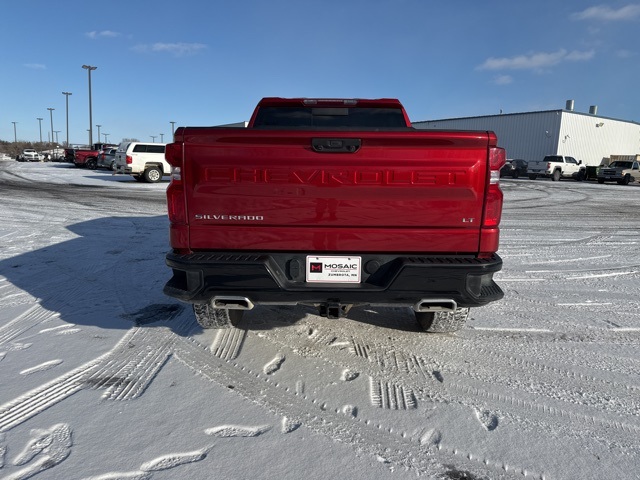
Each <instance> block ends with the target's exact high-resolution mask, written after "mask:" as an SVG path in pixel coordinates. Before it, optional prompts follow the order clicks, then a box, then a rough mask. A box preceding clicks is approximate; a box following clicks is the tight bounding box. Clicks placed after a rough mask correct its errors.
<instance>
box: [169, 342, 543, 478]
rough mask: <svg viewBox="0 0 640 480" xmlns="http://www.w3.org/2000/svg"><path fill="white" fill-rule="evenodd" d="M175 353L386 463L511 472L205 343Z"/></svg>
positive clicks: (439, 472)
mask: <svg viewBox="0 0 640 480" xmlns="http://www.w3.org/2000/svg"><path fill="white" fill-rule="evenodd" d="M174 357H175V358H176V359H177V360H179V361H180V362H181V363H183V364H184V365H185V366H187V367H189V368H190V369H191V370H193V371H194V372H196V373H197V374H199V375H201V376H203V377H204V378H207V379H209V380H210V381H213V382H215V383H217V384H219V385H221V386H225V387H226V386H227V385H230V384H233V385H234V388H233V392H235V393H238V394H240V395H242V396H243V397H245V398H247V399H248V400H250V401H252V402H253V403H256V404H258V405H261V406H263V407H265V408H267V409H268V410H270V411H271V412H273V413H275V414H278V415H283V416H285V417H286V418H287V419H289V420H290V421H291V420H293V421H296V422H300V423H301V424H302V425H304V426H306V427H307V428H310V429H311V430H313V431H315V432H317V433H320V434H323V435H326V436H328V437H330V438H332V439H334V440H336V441H339V442H342V443H345V444H349V445H352V446H353V447H354V448H355V449H356V450H357V451H360V452H363V453H366V454H368V455H371V456H373V457H378V458H379V459H380V461H383V462H385V463H390V464H394V465H396V466H398V467H404V468H408V469H411V470H414V471H416V473H417V474H426V475H430V476H432V477H436V478H440V477H442V478H453V477H451V473H452V471H451V469H452V467H451V465H455V466H456V471H457V470H464V471H467V472H469V473H470V474H472V475H476V476H477V478H484V477H485V475H487V472H491V473H490V478H492V479H500V478H513V473H510V472H505V471H504V470H503V465H502V464H501V463H500V462H495V463H494V462H490V461H489V460H487V459H485V458H479V457H476V456H474V455H473V454H470V453H467V452H463V451H460V450H458V449H451V450H450V449H448V448H446V447H443V446H442V445H441V446H440V449H439V450H437V451H434V450H430V449H428V448H425V446H424V445H422V444H421V443H420V441H419V439H418V438H413V437H408V436H407V435H406V433H405V432H396V431H394V429H393V428H387V427H384V426H383V425H382V424H377V423H375V422H371V421H370V420H366V419H362V418H360V417H357V416H352V415H346V414H345V413H344V412H343V409H342V408H341V407H340V406H337V407H335V406H330V402H323V401H318V400H317V399H315V398H310V397H308V396H306V395H304V394H302V395H298V394H297V392H296V389H295V388H290V387H287V386H284V385H283V384H282V385H281V384H280V383H278V382H277V381H275V380H272V379H271V377H270V376H269V375H267V374H265V373H261V372H255V371H252V370H250V369H248V368H247V367H245V366H243V365H241V364H239V363H236V362H234V361H220V362H216V363H212V362H211V357H210V355H208V354H207V351H206V349H205V348H204V347H202V346H200V345H198V344H197V343H195V342H194V341H191V340H189V339H186V338H181V339H179V341H178V342H177V343H176V350H175V351H174ZM521 470H522V469H521ZM447 475H448V477H447ZM518 476H520V475H518ZM534 476H535V475H534Z"/></svg>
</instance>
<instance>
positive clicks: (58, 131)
mask: <svg viewBox="0 0 640 480" xmlns="http://www.w3.org/2000/svg"><path fill="white" fill-rule="evenodd" d="M59 133H60V130H56V131H55V134H56V144H58V143H60V142H58V134H59Z"/></svg>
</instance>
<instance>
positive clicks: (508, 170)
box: [500, 158, 527, 178]
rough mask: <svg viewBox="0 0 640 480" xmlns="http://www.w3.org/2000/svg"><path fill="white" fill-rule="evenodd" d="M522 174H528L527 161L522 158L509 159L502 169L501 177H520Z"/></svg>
mask: <svg viewBox="0 0 640 480" xmlns="http://www.w3.org/2000/svg"><path fill="white" fill-rule="evenodd" d="M520 175H524V176H526V175H527V162H526V160H522V159H520V158H516V159H510V160H507V163H505V165H504V167H502V168H501V169H500V176H501V177H512V178H518V177H519V176H520Z"/></svg>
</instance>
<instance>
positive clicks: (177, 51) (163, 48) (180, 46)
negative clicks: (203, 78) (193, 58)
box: [133, 42, 207, 57]
mask: <svg viewBox="0 0 640 480" xmlns="http://www.w3.org/2000/svg"><path fill="white" fill-rule="evenodd" d="M205 48H207V46H206V45H204V44H202V43H181V42H179V43H160V42H158V43H153V44H150V45H136V46H135V47H133V50H134V51H136V52H139V53H147V52H159V53H171V54H172V55H175V56H176V57H183V56H186V55H194V54H195V53H197V52H198V51H200V50H202V49H205Z"/></svg>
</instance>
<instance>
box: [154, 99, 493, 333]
mask: <svg viewBox="0 0 640 480" xmlns="http://www.w3.org/2000/svg"><path fill="white" fill-rule="evenodd" d="M165 155H166V159H167V161H168V162H169V163H170V164H171V166H172V174H171V177H172V178H171V182H170V184H169V187H168V188H167V206H168V214H169V221H170V242H171V247H172V250H171V251H170V252H169V253H168V254H167V257H166V263H167V265H168V266H169V267H170V268H171V269H172V271H173V276H172V278H171V279H170V280H169V281H168V282H167V284H166V285H165V288H164V292H165V293H166V294H167V295H169V296H172V297H174V298H177V299H179V300H182V301H184V302H188V303H191V304H193V309H194V313H195V316H196V320H197V322H198V323H199V324H200V325H201V326H202V327H203V328H212V327H216V328H219V327H225V326H229V325H231V324H232V322H236V321H238V320H239V319H240V317H241V315H242V313H243V312H244V311H245V310H250V309H252V308H253V307H254V306H255V305H287V304H289V305H293V304H302V305H307V306H311V307H315V308H317V311H318V313H319V314H320V315H322V316H326V317H329V318H339V317H343V316H345V315H347V313H348V311H349V309H350V308H351V307H352V306H360V305H375V306H395V307H409V308H410V309H412V310H413V311H414V312H415V316H416V319H417V320H418V322H419V323H420V324H421V325H422V327H423V328H424V329H425V330H427V331H431V332H451V331H455V330H458V329H460V328H462V326H463V325H464V323H465V322H466V320H467V317H468V315H469V308H470V307H478V306H482V305H486V304H487V303H489V302H493V301H495V300H499V299H500V298H502V297H503V292H502V290H501V289H500V287H499V286H498V285H497V284H496V283H495V282H494V280H493V275H494V273H496V272H497V271H499V270H500V269H501V268H502V260H501V258H500V257H499V256H498V255H497V253H496V252H497V250H498V238H499V223H500V217H501V213H502V203H503V195H502V191H501V189H500V185H499V180H500V169H501V167H502V166H503V165H504V163H505V151H504V149H502V148H499V147H498V146H497V138H496V136H495V134H494V133H492V132H487V131H439V130H433V131H431V130H430V131H426V130H416V129H414V128H412V127H411V124H410V122H409V120H408V117H407V115H406V112H405V110H404V108H403V107H402V105H401V104H400V102H399V101H398V100H395V99H377V100H363V99H357V100H355V99H354V100H351V99H348V100H335V99H329V100H321V99H283V98H265V99H262V101H261V102H260V103H259V104H258V106H257V107H256V109H255V111H254V113H253V115H252V117H251V120H250V122H249V125H248V127H247V128H229V127H180V128H178V129H177V130H176V132H175V135H174V141H173V143H170V144H168V145H167V146H166V154H165Z"/></svg>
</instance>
